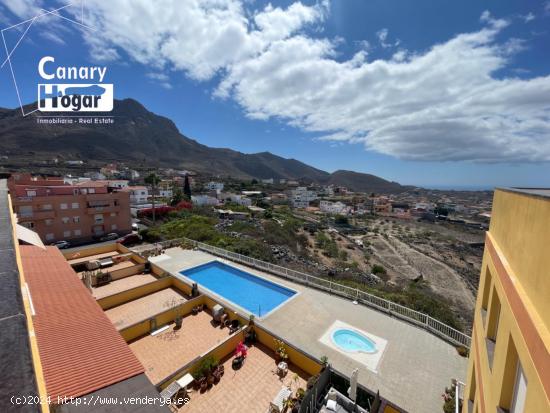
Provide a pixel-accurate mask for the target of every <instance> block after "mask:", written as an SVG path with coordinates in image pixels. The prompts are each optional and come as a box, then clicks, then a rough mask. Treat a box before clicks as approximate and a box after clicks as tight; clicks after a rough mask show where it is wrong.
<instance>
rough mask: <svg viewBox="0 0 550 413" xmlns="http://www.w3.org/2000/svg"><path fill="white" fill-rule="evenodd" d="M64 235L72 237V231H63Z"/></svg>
mask: <svg viewBox="0 0 550 413" xmlns="http://www.w3.org/2000/svg"><path fill="white" fill-rule="evenodd" d="M63 236H64V237H65V238H68V237H70V236H71V231H63Z"/></svg>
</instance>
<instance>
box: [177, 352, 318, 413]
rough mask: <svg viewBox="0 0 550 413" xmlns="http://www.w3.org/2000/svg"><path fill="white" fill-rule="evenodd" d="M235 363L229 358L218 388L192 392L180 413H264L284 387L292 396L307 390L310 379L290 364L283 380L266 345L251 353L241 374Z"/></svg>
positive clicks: (225, 362)
mask: <svg viewBox="0 0 550 413" xmlns="http://www.w3.org/2000/svg"><path fill="white" fill-rule="evenodd" d="M232 360H233V358H232V357H229V358H227V359H226V360H225V361H224V363H223V365H224V369H225V374H224V375H223V377H222V378H221V380H220V382H219V383H218V384H216V385H214V386H212V387H211V388H210V389H208V390H207V391H206V392H204V393H201V392H200V391H198V390H193V391H191V392H190V393H189V398H190V399H191V400H190V401H189V403H188V404H186V405H184V406H182V407H181V408H180V409H179V412H180V413H204V412H216V413H242V412H247V413H265V412H266V411H267V409H268V407H269V403H270V402H271V401H272V400H273V399H274V398H275V396H276V395H277V393H279V391H280V390H281V388H282V387H283V386H287V387H290V388H291V390H292V391H293V392H295V391H296V389H298V388H299V387H302V388H304V389H305V387H306V381H307V379H308V375H307V374H306V373H305V372H303V371H302V370H300V369H298V368H297V367H296V366H294V365H293V364H290V366H289V371H288V373H287V374H286V376H285V377H284V378H280V377H279V376H278V375H277V365H276V363H275V359H274V358H273V352H272V351H270V350H269V349H267V348H266V347H265V346H263V345H259V346H253V347H251V348H250V349H249V351H248V357H247V358H246V361H245V363H244V365H243V366H242V367H241V368H240V369H239V370H233V369H232V367H231V362H232Z"/></svg>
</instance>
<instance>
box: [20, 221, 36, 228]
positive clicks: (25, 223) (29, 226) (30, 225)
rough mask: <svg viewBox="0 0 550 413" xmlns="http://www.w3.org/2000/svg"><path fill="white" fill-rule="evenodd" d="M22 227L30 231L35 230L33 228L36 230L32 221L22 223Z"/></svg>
mask: <svg viewBox="0 0 550 413" xmlns="http://www.w3.org/2000/svg"><path fill="white" fill-rule="evenodd" d="M21 225H23V226H24V227H26V228H29V229H33V228H34V222H32V221H29V222H22V223H21Z"/></svg>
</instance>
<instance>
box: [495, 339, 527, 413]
mask: <svg viewBox="0 0 550 413" xmlns="http://www.w3.org/2000/svg"><path fill="white" fill-rule="evenodd" d="M526 394H527V378H526V377H525V373H524V371H523V368H522V366H521V361H520V359H519V356H518V352H517V350H516V346H515V344H514V341H513V340H512V336H511V335H509V336H508V348H507V349H506V358H505V364H504V373H503V375H502V387H501V389H500V398H499V402H498V407H499V408H498V409H497V411H506V412H509V413H523V412H524V407H525V399H526Z"/></svg>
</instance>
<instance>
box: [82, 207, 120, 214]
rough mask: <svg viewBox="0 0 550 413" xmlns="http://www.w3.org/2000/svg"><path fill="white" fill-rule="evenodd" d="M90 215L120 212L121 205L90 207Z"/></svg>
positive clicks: (88, 210)
mask: <svg viewBox="0 0 550 413" xmlns="http://www.w3.org/2000/svg"><path fill="white" fill-rule="evenodd" d="M86 212H87V213H88V214H101V213H109V212H120V205H106V206H90V207H88V208H86Z"/></svg>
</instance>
